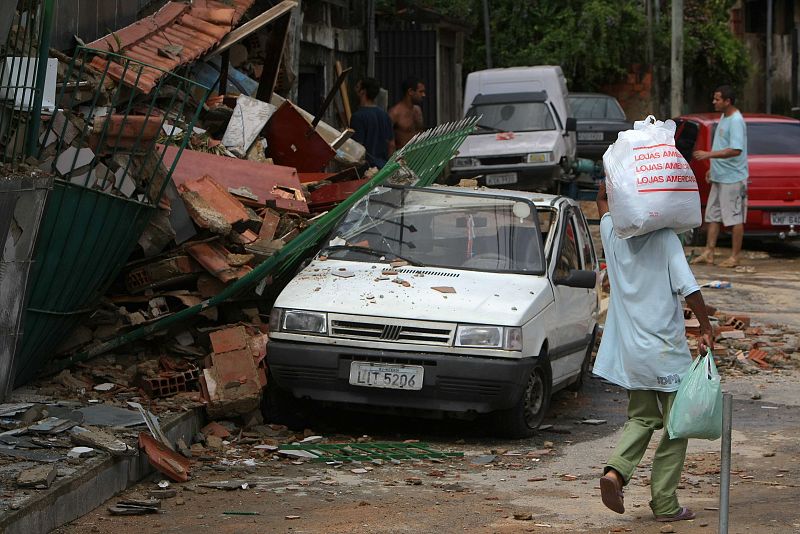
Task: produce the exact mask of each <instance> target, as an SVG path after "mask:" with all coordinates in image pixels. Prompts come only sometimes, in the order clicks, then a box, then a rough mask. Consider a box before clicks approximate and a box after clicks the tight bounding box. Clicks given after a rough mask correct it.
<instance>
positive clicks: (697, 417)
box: [667, 350, 722, 440]
mask: <svg viewBox="0 0 800 534" xmlns="http://www.w3.org/2000/svg"><path fill="white" fill-rule="evenodd" d="M667 431H668V432H669V437H670V438H671V439H675V438H700V439H711V440H714V439H717V438H719V437H720V435H721V434H722V387H721V385H720V380H719V373H718V372H717V366H716V365H714V356H713V355H712V354H711V350H709V351H708V352H707V353H706V355H705V356H698V357H697V358H696V359H695V361H694V362H693V363H692V366H691V367H690V368H689V372H688V373H686V376H685V377H684V379H683V381H682V382H681V385H680V387H679V388H678V394H677V395H676V396H675V401H674V402H673V403H672V410H671V411H670V413H669V420H668V421H667Z"/></svg>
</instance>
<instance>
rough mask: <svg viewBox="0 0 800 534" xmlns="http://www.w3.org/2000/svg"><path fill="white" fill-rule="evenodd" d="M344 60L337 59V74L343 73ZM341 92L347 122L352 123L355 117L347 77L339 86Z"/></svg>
mask: <svg viewBox="0 0 800 534" xmlns="http://www.w3.org/2000/svg"><path fill="white" fill-rule="evenodd" d="M343 70H344V69H342V62H341V61H338V60H337V61H336V76H341V75H342V71H343ZM339 92H340V93H341V94H342V106H343V107H344V117H345V119H346V122H345V124H346V125H348V126H349V125H350V119H351V118H352V117H353V113H352V111H351V109H350V93H349V92H348V90H347V79H346V78H345V79H343V80H342V84H341V85H340V86H339Z"/></svg>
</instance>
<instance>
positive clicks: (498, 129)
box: [475, 124, 507, 133]
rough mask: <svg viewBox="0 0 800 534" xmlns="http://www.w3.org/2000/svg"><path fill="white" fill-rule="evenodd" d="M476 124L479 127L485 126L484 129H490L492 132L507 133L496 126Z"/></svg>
mask: <svg viewBox="0 0 800 534" xmlns="http://www.w3.org/2000/svg"><path fill="white" fill-rule="evenodd" d="M475 126H477V127H478V128H483V129H484V130H489V131H490V132H497V133H507V132H506V130H502V129H500V128H496V127H494V126H486V125H485V124H476V125H475Z"/></svg>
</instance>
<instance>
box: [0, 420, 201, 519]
mask: <svg viewBox="0 0 800 534" xmlns="http://www.w3.org/2000/svg"><path fill="white" fill-rule="evenodd" d="M203 420H204V415H203V411H202V409H193V410H191V411H188V412H185V413H183V414H180V415H179V416H177V417H175V418H174V419H171V420H170V421H168V422H166V423H165V424H164V425H163V428H164V433H165V434H166V435H167V437H168V438H169V439H170V441H171V442H173V443H174V442H175V441H177V440H178V439H181V438H182V439H184V440H185V441H186V442H187V443H189V442H191V438H192V436H194V435H195V434H196V433H197V432H199V430H200V427H201V426H202V422H203ZM86 467H87V468H88V470H83V471H81V472H79V473H76V474H75V475H72V476H70V477H68V478H65V479H64V480H62V481H59V482H56V484H55V485H54V486H53V487H52V488H50V490H48V491H47V492H45V493H43V494H41V495H37V496H35V497H33V498H32V499H30V500H29V501H28V502H26V503H25V504H24V505H23V507H22V508H20V509H19V510H14V511H12V512H11V513H7V514H3V515H4V517H3V516H0V532H3V533H4V534H36V533H42V534H45V533H47V532H50V531H52V530H53V529H56V528H58V527H60V526H62V525H65V524H67V523H69V522H70V521H73V520H75V519H77V518H79V517H81V516H83V515H85V514H87V513H89V512H91V511H92V510H94V509H95V508H97V507H98V506H100V505H102V504H103V503H104V502H106V501H107V500H108V499H111V498H112V497H114V495H117V494H118V493H120V492H121V491H123V490H125V489H127V488H129V487H131V486H132V485H134V484H136V483H137V482H139V481H140V480H142V479H143V478H144V477H146V476H147V475H149V474H150V473H153V472H154V469H153V468H152V467H150V464H149V462H148V459H147V455H145V454H143V453H142V451H141V450H140V449H137V454H136V455H135V456H126V457H113V456H106V457H105V458H103V459H101V460H100V461H99V463H97V464H95V465H90V466H86Z"/></svg>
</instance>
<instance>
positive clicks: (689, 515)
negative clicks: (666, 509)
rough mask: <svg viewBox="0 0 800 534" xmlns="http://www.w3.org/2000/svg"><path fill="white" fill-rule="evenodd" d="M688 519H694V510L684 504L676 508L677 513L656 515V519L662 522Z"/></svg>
mask: <svg viewBox="0 0 800 534" xmlns="http://www.w3.org/2000/svg"><path fill="white" fill-rule="evenodd" d="M689 519H694V512H692V511H691V510H689V509H688V508H686V507H685V506H681V509H680V510H678V513H677V514H673V515H657V516H656V521H660V522H662V523H670V522H672V521H688V520H689Z"/></svg>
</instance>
